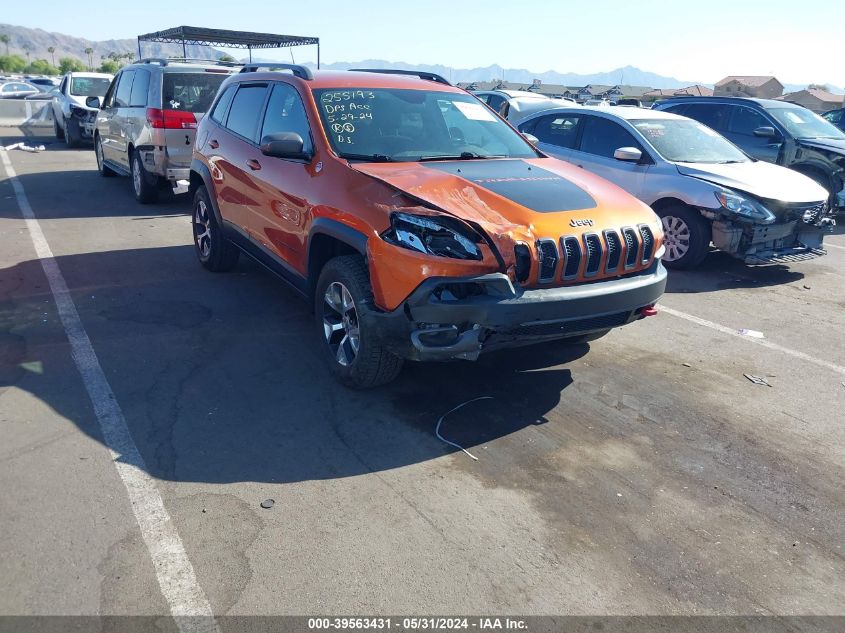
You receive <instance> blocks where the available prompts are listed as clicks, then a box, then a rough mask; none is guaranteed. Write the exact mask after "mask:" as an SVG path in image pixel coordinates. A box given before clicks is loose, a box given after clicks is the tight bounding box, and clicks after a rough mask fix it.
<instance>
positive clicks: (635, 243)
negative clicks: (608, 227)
mask: <svg viewBox="0 0 845 633" xmlns="http://www.w3.org/2000/svg"><path fill="white" fill-rule="evenodd" d="M622 237H623V238H624V239H625V268H633V266H634V265H635V264H636V263H637V255H639V252H640V241H639V240H638V239H637V233H636V231H634V229H632V228H630V227H627V228H624V229H622Z"/></svg>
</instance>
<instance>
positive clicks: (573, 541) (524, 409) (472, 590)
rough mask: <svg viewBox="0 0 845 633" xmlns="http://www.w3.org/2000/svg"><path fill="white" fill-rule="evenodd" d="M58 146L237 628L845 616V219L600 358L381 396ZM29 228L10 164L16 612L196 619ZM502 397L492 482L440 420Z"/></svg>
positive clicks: (496, 370) (102, 314)
mask: <svg viewBox="0 0 845 633" xmlns="http://www.w3.org/2000/svg"><path fill="white" fill-rule="evenodd" d="M0 136H2V137H4V139H5V143H6V144H8V143H10V142H12V140H19V139H18V136H17V134H16V133H15V132H14V131H13V130H10V129H8V128H6V129H3V130H0ZM42 141H46V142H47V143H48V145H47V149H46V151H44V152H41V153H34V154H30V153H26V152H22V151H18V150H15V151H10V152H8V154H7V155H8V158H9V160H10V161H11V164H12V165H13V169H14V171H15V172H16V173H17V178H18V182H19V183H20V185H21V186H22V187H23V190H24V191H25V194H26V197H27V198H28V201H29V203H30V204H31V207H32V211H33V214H34V216H35V218H36V219H37V224H38V226H39V227H40V230H41V231H43V235H44V238H45V240H46V243H47V244H48V245H49V248H50V250H51V251H52V253H53V257H54V259H55V262H56V264H57V265H58V270H59V271H60V273H61V275H62V277H63V279H64V280H65V282H66V284H67V286H68V289H69V297H70V299H72V302H73V304H74V305H75V308H76V311H77V312H78V315H79V320H80V322H81V325H82V327H84V334H85V335H86V336H87V340H89V341H90V346H91V347H92V348H93V351H94V353H95V354H96V359H97V361H98V363H99V366H100V367H101V368H102V372H103V376H104V378H105V380H106V381H107V383H108V385H109V386H110V388H111V391H112V393H113V395H114V401H115V402H116V403H117V404H118V405H119V408H120V410H121V411H122V415H123V418H124V419H125V426H126V428H127V429H128V432H129V434H130V435H131V439H132V440H133V441H134V445H135V446H136V447H137V451H138V453H139V454H140V456H141V457H142V463H143V464H144V472H143V473H141V475H142V477H146V478H147V479H148V480H149V481H150V482H152V484H151V485H152V486H153V487H154V491H157V494H158V495H159V496H160V498H161V503H162V504H163V509H164V510H165V511H166V515H167V516H168V517H169V520H170V521H171V522H172V526H173V527H175V533H176V534H178V540H179V541H180V542H181V545H182V547H183V548H184V552H185V553H186V554H187V559H188V560H189V561H190V566H191V567H192V568H193V570H194V573H195V583H196V585H197V586H198V590H199V591H200V593H201V594H202V595H204V596H205V598H207V602H208V604H209V605H210V608H211V610H212V611H213V613H214V614H216V615H249V614H262V615H267V614H300V615H302V614H341V613H342V614H361V615H367V614H369V615H375V614H388V613H393V614H397V613H398V614H444V615H445V614H465V613H490V614H504V613H511V614H522V615H563V614H576V615H577V614H582V615H583V614H588V615H670V614H671V615H713V614H720V615H807V614H814V615H845V549H843V548H845V488H843V485H842V482H843V474H845V472H844V470H843V467H845V429H843V410H845V335H843V332H845V227H839V228H837V232H836V234H834V235H832V236H830V237H829V238H828V239H827V242H828V243H829V244H830V245H831V246H830V248H829V249H828V250H829V254H828V255H827V256H825V257H823V258H820V259H818V260H814V261H810V262H804V263H798V264H793V265H791V266H789V267H785V266H766V267H747V266H744V265H743V264H741V263H739V262H736V261H734V260H732V259H731V258H729V257H727V256H725V255H723V254H720V253H717V252H713V253H711V254H710V255H709V256H708V258H707V260H706V261H705V263H704V265H703V266H702V268H701V269H700V270H696V271H692V272H672V273H671V274H670V280H669V287H668V292H667V294H666V295H665V297H664V299H663V300H662V302H661V305H662V306H665V307H666V308H668V309H669V311H663V312H661V314H659V315H658V316H657V317H653V318H648V319H645V320H643V321H640V322H637V323H635V324H632V325H629V326H626V327H624V328H621V329H619V330H616V331H614V332H612V333H611V334H610V335H608V336H606V337H605V338H602V339H600V340H598V341H595V342H593V343H591V344H590V345H586V344H584V345H569V346H566V345H559V344H554V345H545V346H541V347H534V348H524V349H521V350H516V351H511V352H506V353H497V354H494V355H490V356H489V357H486V358H485V357H482V359H481V360H479V361H478V362H476V363H450V364H428V365H417V364H409V365H407V366H406V369H405V370H404V371H403V373H402V375H401V377H400V379H399V380H398V381H397V382H396V383H395V384H393V385H390V386H388V387H386V388H382V389H378V390H375V391H370V392H352V391H349V390H346V389H344V388H343V387H340V386H338V385H337V384H335V383H334V382H333V381H332V380H331V378H330V377H329V374H328V372H327V370H326V369H325V367H324V366H323V364H322V360H321V358H320V356H319V355H318V353H317V352H318V351H319V349H318V348H317V339H316V337H315V329H314V325H313V322H312V317H311V315H310V314H309V310H308V307H307V306H306V305H305V304H304V303H302V302H301V301H300V300H299V299H298V298H297V296H296V295H295V294H294V293H293V292H291V291H289V290H288V289H286V288H285V287H284V286H283V285H281V284H280V283H279V282H278V281H277V280H276V279H275V278H273V277H271V276H270V275H269V274H268V273H266V272H265V271H263V270H262V269H260V268H259V267H258V266H257V265H254V264H252V263H250V262H249V261H246V259H245V258H242V259H241V263H240V264H239V265H238V267H237V268H236V270H235V271H234V272H231V273H227V274H212V273H209V272H207V271H205V270H204V269H203V268H201V267H200V266H199V264H198V263H197V261H196V259H195V256H194V253H193V247H192V245H191V227H190V220H189V212H190V208H189V203H188V201H187V199H185V198H178V197H171V196H167V197H165V199H164V200H163V201H162V202H160V203H158V204H156V205H149V206H142V205H139V204H137V203H136V202H135V201H134V199H133V198H132V197H131V193H130V183H129V181H128V179H125V178H111V179H104V178H101V177H99V175H98V174H97V172H96V163H95V159H94V154H93V151H92V150H91V149H90V148H83V149H79V150H68V149H66V148H65V147H64V146H63V145H61V144H59V143H56V142H52V143H51V142H50V141H51V139H42ZM843 224H845V222H843ZM31 236H32V223H30V225H29V226H28V225H27V223H26V222H25V221H24V219H23V217H22V215H21V209H20V207H19V196H16V194H15V191H14V189H13V186H12V182H11V180H10V178H9V177H8V172H7V170H5V169H4V168H3V167H2V165H0V437H2V441H0V491H2V492H0V614H3V615H28V614H39V615H51V614H52V615H59V614H64V615H67V614H80V615H102V614H115V615H117V614H121V615H123V614H129V615H161V614H167V613H169V612H170V610H171V607H172V600H171V598H170V597H169V595H170V594H168V593H167V591H165V590H163V589H162V578H163V577H164V576H166V575H167V572H166V571H162V570H161V569H157V567H156V565H154V563H153V561H154V560H158V559H154V558H153V557H152V555H151V551H152V550H151V547H152V548H153V549H154V548H155V544H154V543H153V544H152V545H151V543H150V540H149V532H148V531H145V530H146V528H144V527H143V521H141V523H139V518H138V517H139V516H141V514H139V512H140V513H143V509H142V510H139V509H138V508H137V507H134V508H133V505H132V503H131V502H130V499H132V498H134V497H131V496H130V495H131V492H132V491H131V490H130V489H129V488H127V483H126V479H125V477H124V476H123V475H122V474H121V471H120V469H119V465H120V463H121V455H120V454H117V455H115V454H113V453H112V452H110V450H109V448H108V446H109V444H108V442H106V440H105V439H104V436H103V430H102V428H103V427H102V425H101V421H100V420H99V419H98V414H97V412H96V411H95V408H94V406H93V405H92V397H93V396H91V395H90V394H89V390H87V386H88V385H87V384H86V383H85V382H84V381H83V378H82V377H81V375H80V372H79V371H78V365H77V364H76V363H75V361H74V358H73V356H72V354H71V347H70V345H69V334H68V332H67V331H66V329H65V326H64V325H63V323H62V321H61V320H60V318H59V314H58V312H57V307H56V305H57V304H56V301H55V299H54V296H53V294H52V292H51V288H50V285H49V283H48V279H47V277H46V276H45V271H44V269H43V267H42V264H41V262H40V261H39V257H38V255H37V254H36V250H35V247H34V244H33V240H32V237H31ZM670 311H671V312H670ZM740 329H749V330H756V331H760V332H762V333H763V334H764V337H765V338H764V339H754V338H751V337H748V336H742V335H739V334H738V333H737V331H738V330H740ZM78 334H79V333H77V335H78ZM744 374H751V375H755V376H761V377H763V378H765V380H766V381H767V382H768V383H769V386H767V385H761V384H755V383H753V382H751V381H750V380H748V379H747V378H746V377H745V376H744ZM483 396H488V397H489V398H487V399H483V400H477V401H475V402H472V403H470V404H467V405H466V406H464V407H462V408H461V409H459V410H457V411H455V412H454V413H452V414H450V415H449V416H448V417H446V418H445V419H444V421H443V424H442V428H441V432H442V434H443V435H444V436H445V437H447V438H448V439H450V440H452V441H454V442H456V443H458V444H460V445H462V446H464V447H465V448H467V450H469V451H470V452H471V453H472V454H473V455H475V456H476V457H477V458H478V460H477V461H474V460H472V459H470V458H469V457H468V456H467V455H466V454H464V453H462V452H461V451H459V450H458V449H456V448H454V447H451V446H449V445H446V444H444V443H443V442H441V441H440V440H438V439H437V437H436V436H435V433H434V430H435V425H436V424H437V421H438V419H439V418H440V416H442V415H443V414H445V413H446V412H448V411H450V410H451V409H453V408H454V407H456V406H458V405H460V404H462V403H465V402H467V401H469V400H473V399H475V398H480V397H483ZM130 465H131V464H130ZM116 466H118V468H116ZM128 490H129V492H127V491H128ZM267 499H273V500H274V502H275V503H274V505H273V506H272V508H270V509H264V508H262V507H261V506H260V504H261V502H262V501H265V500H267ZM180 582H182V581H181V580H180ZM186 582H187V581H186Z"/></svg>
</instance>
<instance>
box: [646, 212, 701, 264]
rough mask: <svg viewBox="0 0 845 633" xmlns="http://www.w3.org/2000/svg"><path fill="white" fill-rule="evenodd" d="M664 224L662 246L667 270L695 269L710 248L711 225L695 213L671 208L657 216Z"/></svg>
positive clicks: (658, 213)
mask: <svg viewBox="0 0 845 633" xmlns="http://www.w3.org/2000/svg"><path fill="white" fill-rule="evenodd" d="M657 215H659V216H660V220H661V222H662V223H663V244H664V245H665V246H666V254H665V255H664V256H663V264H664V265H665V266H666V267H667V268H676V269H687V268H694V267H696V266H698V265H699V264H700V263H701V262H702V261H704V258H705V257H706V256H707V251H708V249H709V248H710V235H711V229H710V223H709V222H708V221H707V220H705V219H704V218H703V217H702V216H701V214H700V213H699V212H698V211H696V210H695V209H690V208H689V207H682V206H672V207H667V208H665V209H661V210H659V211H658V212H657Z"/></svg>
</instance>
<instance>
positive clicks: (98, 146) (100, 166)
mask: <svg viewBox="0 0 845 633" xmlns="http://www.w3.org/2000/svg"><path fill="white" fill-rule="evenodd" d="M94 154H95V155H96V156H97V171H98V172H99V173H100V175H101V176H102V177H103V178H111V177H112V176H115V175H116V174H115V172H114V171H113V170H112V169H111V167H109V166H108V165H106V158H105V154H103V139H101V138H100V135H99V134H97V136H96V137H94Z"/></svg>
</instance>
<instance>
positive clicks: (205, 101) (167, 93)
mask: <svg viewBox="0 0 845 633" xmlns="http://www.w3.org/2000/svg"><path fill="white" fill-rule="evenodd" d="M228 76H229V75H228V73H217V72H214V73H211V72H196V73H180V72H165V73H164V79H163V80H162V86H161V102H162V105H161V107H162V108H164V109H165V110H182V111H184V112H193V113H194V114H204V113H205V112H207V111H208V109H209V108H210V107H211V102H212V101H214V96H215V95H216V94H217V89H218V88H219V87H220V84H222V83H223V81H224V80H225V79H226V77H228Z"/></svg>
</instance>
